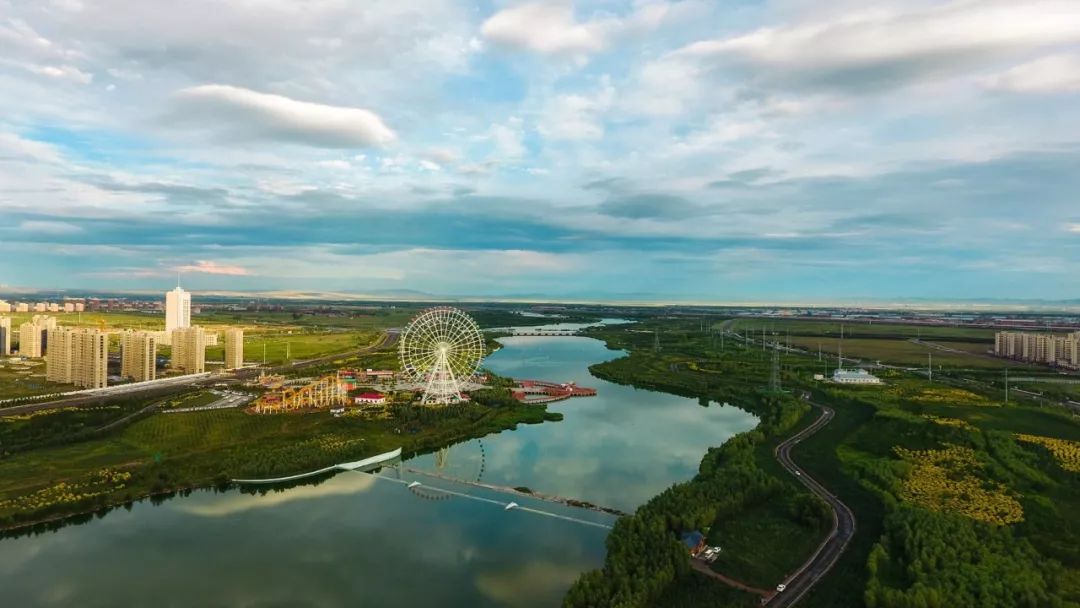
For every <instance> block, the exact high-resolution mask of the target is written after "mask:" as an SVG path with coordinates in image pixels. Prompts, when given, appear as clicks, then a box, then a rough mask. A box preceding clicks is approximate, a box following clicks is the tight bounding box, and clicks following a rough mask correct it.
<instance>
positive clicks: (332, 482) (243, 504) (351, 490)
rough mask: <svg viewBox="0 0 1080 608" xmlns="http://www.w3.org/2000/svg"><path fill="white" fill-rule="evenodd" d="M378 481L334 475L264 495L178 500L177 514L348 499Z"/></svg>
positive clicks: (230, 511) (370, 477) (219, 513)
mask: <svg viewBox="0 0 1080 608" xmlns="http://www.w3.org/2000/svg"><path fill="white" fill-rule="evenodd" d="M376 482H377V480H376V478H375V475H373V474H368V473H363V474H355V473H352V474H349V473H346V474H344V475H335V476H333V477H331V478H330V479H328V480H326V481H324V482H321V483H319V484H317V485H304V486H297V487H294V488H289V489H287V490H277V491H270V492H266V493H265V494H240V493H239V492H237V493H234V494H233V495H230V496H226V497H224V498H215V499H214V500H213V501H208V502H206V501H194V502H193V501H180V502H178V503H176V506H175V509H176V510H177V511H180V512H183V513H187V514H189V515H196V516H199V517H229V516H231V515H236V514H237V513H245V512H247V511H253V510H256V509H268V508H272V507H279V506H281V505H284V504H288V503H290V502H297V501H305V500H316V499H323V498H327V497H330V496H349V495H351V494H358V493H361V492H367V491H368V490H370V489H371V488H372V486H374V485H375V483H376Z"/></svg>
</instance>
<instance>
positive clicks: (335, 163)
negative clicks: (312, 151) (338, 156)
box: [317, 160, 352, 171]
mask: <svg viewBox="0 0 1080 608" xmlns="http://www.w3.org/2000/svg"><path fill="white" fill-rule="evenodd" d="M317 164H318V165H319V166H320V167H323V168H325V169H333V170H335V171H348V170H349V169H352V165H350V164H349V161H347V160H320V161H319V162H318V163H317Z"/></svg>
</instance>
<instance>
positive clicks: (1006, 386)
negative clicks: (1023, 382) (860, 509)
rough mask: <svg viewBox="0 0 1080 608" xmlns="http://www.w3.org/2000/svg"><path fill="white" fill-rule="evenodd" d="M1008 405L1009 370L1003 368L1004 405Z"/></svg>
mask: <svg viewBox="0 0 1080 608" xmlns="http://www.w3.org/2000/svg"><path fill="white" fill-rule="evenodd" d="M1008 404H1009V368H1007V367H1006V368H1005V405H1008Z"/></svg>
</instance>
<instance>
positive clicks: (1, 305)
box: [0, 300, 11, 312]
mask: <svg viewBox="0 0 1080 608" xmlns="http://www.w3.org/2000/svg"><path fill="white" fill-rule="evenodd" d="M0 312H11V304H10V303H8V301H7V300H0Z"/></svg>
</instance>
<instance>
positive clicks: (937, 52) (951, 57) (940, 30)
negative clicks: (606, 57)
mask: <svg viewBox="0 0 1080 608" xmlns="http://www.w3.org/2000/svg"><path fill="white" fill-rule="evenodd" d="M1075 42H1080V11H1077V10H1076V5H1075V3H1074V2H1067V1H1061V0H1035V1H1031V2H1013V1H1011V0H1010V1H1000V0H974V1H972V0H963V1H954V2H950V3H948V4H945V5H935V6H932V7H928V8H927V7H919V8H914V9H912V8H910V7H908V8H907V9H906V10H897V9H885V10H883V9H880V8H877V9H867V10H864V11H862V12H858V11H856V12H852V13H848V14H844V15H842V16H839V17H835V16H834V17H831V18H827V19H823V20H809V21H805V22H802V23H798V24H796V25H785V26H778V27H765V28H761V29H758V30H756V31H753V32H751V33H748V34H744V35H740V36H735V37H729V38H718V39H713V40H703V41H699V42H695V43H693V44H690V45H687V46H685V47H683V48H682V49H680V50H678V51H677V52H676V53H675V55H676V56H678V57H682V58H686V59H689V60H697V61H712V60H719V59H728V60H736V61H744V62H747V63H749V64H750V65H753V66H756V67H758V68H763V67H764V68H771V69H775V70H779V71H781V72H782V73H783V74H784V75H785V77H786V79H788V80H795V81H799V80H805V81H819V80H828V81H829V82H830V83H831V84H837V85H841V86H848V85H853V84H859V82H857V81H864V80H874V79H879V80H896V81H902V80H910V79H913V78H917V77H919V76H920V75H922V74H928V73H929V74H936V73H941V72H944V71H949V70H954V69H956V68H958V67H961V66H965V65H970V64H973V63H986V62H987V61H992V60H994V59H996V58H998V57H1000V56H1001V55H1003V54H1007V53H1015V52H1017V51H1024V50H1031V49H1038V48H1043V47H1047V46H1051V45H1056V44H1068V43H1075ZM844 75H850V76H851V82H847V81H845V80H844V79H843V76H844ZM863 84H864V83H863Z"/></svg>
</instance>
